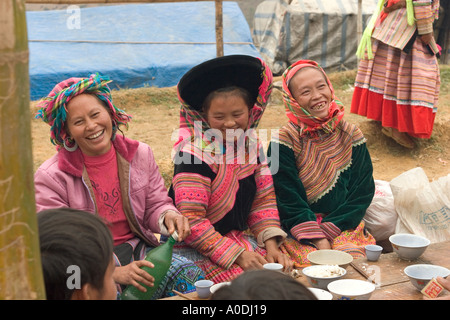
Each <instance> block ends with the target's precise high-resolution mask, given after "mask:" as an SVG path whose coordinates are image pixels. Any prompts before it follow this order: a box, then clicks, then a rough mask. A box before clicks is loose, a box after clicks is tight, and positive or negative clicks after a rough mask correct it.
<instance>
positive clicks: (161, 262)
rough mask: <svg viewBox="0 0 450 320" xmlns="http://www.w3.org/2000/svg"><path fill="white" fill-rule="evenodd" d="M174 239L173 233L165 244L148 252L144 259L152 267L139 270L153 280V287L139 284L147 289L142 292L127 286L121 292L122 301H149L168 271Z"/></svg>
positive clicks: (175, 236)
mask: <svg viewBox="0 0 450 320" xmlns="http://www.w3.org/2000/svg"><path fill="white" fill-rule="evenodd" d="M176 239H177V234H176V232H174V234H172V235H171V236H170V237H169V238H168V239H167V241H166V242H165V243H163V244H162V245H160V246H158V247H156V248H154V249H152V250H150V251H149V253H147V255H146V256H145V258H144V259H145V260H147V261H150V262H151V263H153V265H154V267H153V268H148V267H142V268H141V269H142V270H145V271H146V272H148V273H149V274H150V275H151V276H153V278H155V282H154V285H153V287H148V286H146V285H145V284H142V283H141V285H142V286H143V287H145V289H147V291H146V292H142V291H140V290H139V289H138V288H136V287H135V286H133V285H129V286H127V287H126V288H125V289H124V290H123V292H122V295H121V299H122V300H150V299H151V298H152V296H153V295H154V293H155V291H156V289H158V287H159V285H160V284H161V281H162V279H163V278H164V277H165V276H166V274H167V271H169V267H170V265H171V264H172V251H173V246H174V244H175V243H176Z"/></svg>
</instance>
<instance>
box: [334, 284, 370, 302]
mask: <svg viewBox="0 0 450 320" xmlns="http://www.w3.org/2000/svg"><path fill="white" fill-rule="evenodd" d="M374 290H375V285H374V284H373V283H371V282H368V281H363V280H355V279H341V280H336V281H333V282H330V283H329V284H328V291H330V292H331V294H332V295H333V298H334V299H336V300H368V299H369V298H370V296H371V295H372V292H373V291H374Z"/></svg>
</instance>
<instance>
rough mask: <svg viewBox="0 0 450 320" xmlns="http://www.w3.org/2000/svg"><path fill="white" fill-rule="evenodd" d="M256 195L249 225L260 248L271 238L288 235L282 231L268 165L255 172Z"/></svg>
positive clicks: (260, 166)
mask: <svg viewBox="0 0 450 320" xmlns="http://www.w3.org/2000/svg"><path fill="white" fill-rule="evenodd" d="M255 182H256V194H255V199H254V200H253V204H252V208H251V211H250V215H249V217H248V225H249V227H250V229H251V231H252V232H253V234H254V235H255V237H256V238H257V240H258V245H259V246H264V241H265V240H267V239H268V238H269V237H270V238H271V237H274V236H277V237H280V238H281V239H284V238H285V237H286V233H285V232H284V231H283V230H281V225H280V217H279V215H278V209H277V202H276V197H275V189H274V186H273V179H272V175H271V173H270V170H269V168H268V166H267V164H265V163H264V164H260V165H258V168H257V169H256V171H255Z"/></svg>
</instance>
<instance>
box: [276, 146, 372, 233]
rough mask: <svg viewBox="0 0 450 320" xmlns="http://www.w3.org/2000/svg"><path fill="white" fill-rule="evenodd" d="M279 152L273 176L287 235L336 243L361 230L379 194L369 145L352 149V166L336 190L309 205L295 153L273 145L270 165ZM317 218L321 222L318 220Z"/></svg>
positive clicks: (347, 169)
mask: <svg viewBox="0 0 450 320" xmlns="http://www.w3.org/2000/svg"><path fill="white" fill-rule="evenodd" d="M274 144H277V145H274ZM276 148H278V151H279V157H278V161H279V166H278V168H277V170H276V172H272V174H273V179H274V185H275V193H276V197H277V205H278V210H279V214H280V219H281V223H282V226H283V228H284V229H285V230H286V231H288V232H290V233H291V235H292V236H294V237H295V238H296V239H297V240H299V241H300V240H302V239H305V240H308V239H317V238H324V237H325V238H328V239H329V240H332V239H334V238H335V237H336V236H338V235H339V234H340V233H341V232H342V231H345V230H349V229H353V228H356V227H357V226H358V224H359V223H360V222H361V220H362V219H363V217H364V215H365V212H366V209H367V208H368V207H369V205H370V203H371V201H372V198H373V196H374V192H375V183H374V180H373V175H372V174H373V167H372V161H371V158H370V155H369V152H368V150H367V147H366V144H365V143H362V144H359V145H356V146H353V147H352V156H351V164H350V166H349V167H348V168H346V170H344V171H342V172H341V173H340V174H339V177H338V179H337V181H336V183H335V185H334V186H333V188H332V189H331V190H329V191H328V192H327V193H326V194H325V195H323V196H322V197H321V198H320V199H319V200H318V201H316V202H314V203H309V202H308V199H307V196H306V191H305V188H304V186H303V183H302V181H301V180H300V178H299V174H298V173H299V171H298V169H297V166H296V159H295V155H294V151H293V150H292V149H291V148H289V147H287V146H285V145H283V144H280V143H277V142H273V141H272V142H271V144H270V145H269V149H268V158H269V160H270V161H274V154H273V152H272V150H277V149H276ZM330 161H332V160H330ZM273 167H274V166H272V165H271V168H272V169H273ZM317 214H320V216H321V219H320V218H319V219H317Z"/></svg>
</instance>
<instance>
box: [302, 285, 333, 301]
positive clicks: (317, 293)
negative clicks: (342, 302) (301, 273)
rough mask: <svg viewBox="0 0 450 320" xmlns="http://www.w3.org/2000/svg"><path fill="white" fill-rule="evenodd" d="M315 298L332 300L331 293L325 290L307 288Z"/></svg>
mask: <svg viewBox="0 0 450 320" xmlns="http://www.w3.org/2000/svg"><path fill="white" fill-rule="evenodd" d="M308 290H309V291H311V292H312V293H313V294H314V295H315V296H316V298H317V300H333V295H332V294H331V293H329V292H328V291H326V290H322V289H319V288H308Z"/></svg>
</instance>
